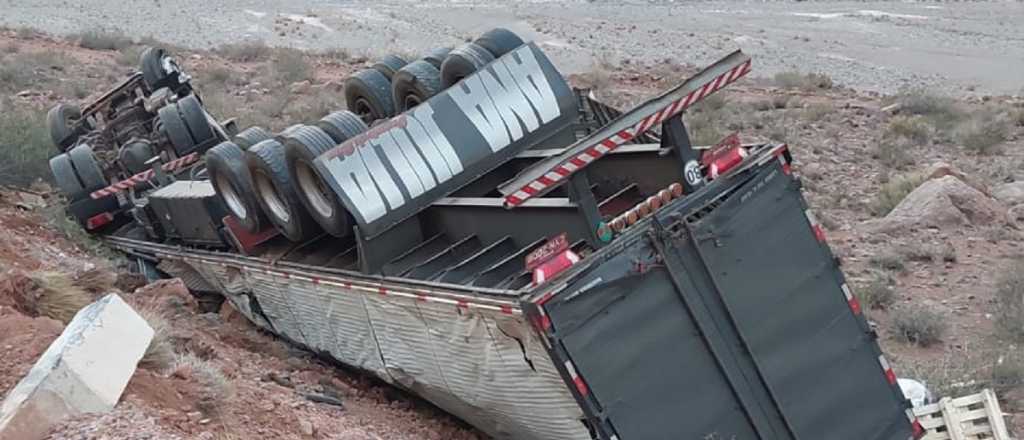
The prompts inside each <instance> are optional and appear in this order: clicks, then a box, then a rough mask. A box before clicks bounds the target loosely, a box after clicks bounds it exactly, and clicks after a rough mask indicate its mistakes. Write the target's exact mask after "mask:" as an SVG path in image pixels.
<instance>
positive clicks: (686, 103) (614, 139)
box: [505, 60, 750, 207]
mask: <svg viewBox="0 0 1024 440" xmlns="http://www.w3.org/2000/svg"><path fill="white" fill-rule="evenodd" d="M747 73H750V60H747V61H746V62H744V63H743V64H740V65H738V66H736V67H734V68H732V69H730V70H728V71H726V72H725V73H723V74H721V75H719V76H718V77H716V78H715V79H714V80H711V81H708V82H707V83H706V84H704V86H703V87H701V88H699V89H696V90H694V91H692V92H690V93H688V94H687V95H686V96H684V97H682V98H680V99H678V100H676V101H674V102H672V103H669V104H668V105H666V106H665V107H662V108H661V110H658V111H656V112H654V113H652V114H650V115H648V116H647V117H646V118H644V119H642V120H641V121H640V122H638V123H637V124H636V125H634V126H633V127H630V128H627V129H625V130H622V131H619V132H618V133H615V134H613V135H611V136H610V137H608V138H606V139H604V140H602V141H599V142H597V143H596V144H594V145H592V146H591V147H590V148H587V149H586V150H583V152H581V153H580V154H577V155H576V156H574V157H571V158H569V160H567V161H565V162H562V163H561V164H558V165H556V166H555V167H554V168H552V169H551V170H550V171H548V172H547V173H545V174H544V175H542V176H540V177H538V178H536V179H534V180H533V181H532V182H530V183H528V184H526V185H525V186H523V187H522V188H519V189H518V190H516V191H515V192H513V193H512V194H509V195H508V196H505V205H506V206H510V207H514V206H519V205H521V204H522V203H523V202H525V201H526V200H528V199H530V198H531V197H533V196H534V195H537V194H539V193H541V192H543V191H544V190H546V189H547V188H549V187H552V186H555V185H557V184H558V183H560V182H561V181H562V180H564V179H565V178H566V177H569V176H570V175H572V173H575V172H576V171H578V170H579V169H581V168H583V167H586V166H587V165H589V164H590V163H591V162H593V161H595V160H597V159H600V158H601V157H603V156H604V155H605V154H608V152H609V151H612V150H614V149H616V148H618V147H619V146H621V145H622V144H625V143H626V142H629V141H631V140H633V138H635V137H637V136H639V135H641V134H643V133H645V132H646V131H647V130H650V129H651V128H652V127H654V126H656V125H658V124H660V123H662V122H664V121H665V120H666V119H669V118H671V117H673V116H676V115H678V114H679V113H680V112H682V111H683V110H686V109H687V108H688V107H690V106H691V105H693V104H696V103H697V102H698V101H700V100H701V99H704V97H706V96H708V95H710V94H712V93H714V92H716V91H718V90H719V89H721V88H723V87H725V86H727V85H729V84H731V83H733V82H735V81H736V80H738V79H740V78H742V77H743V76H744V75H746V74H747Z"/></svg>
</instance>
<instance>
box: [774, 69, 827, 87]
mask: <svg viewBox="0 0 1024 440" xmlns="http://www.w3.org/2000/svg"><path fill="white" fill-rule="evenodd" d="M774 82H775V85H776V86H778V87H782V88H785V89H804V90H816V89H831V88H832V86H833V84H832V78H831V77H829V76H828V75H826V74H823V73H800V72H795V71H787V72H779V73H776V74H775V77H774Z"/></svg>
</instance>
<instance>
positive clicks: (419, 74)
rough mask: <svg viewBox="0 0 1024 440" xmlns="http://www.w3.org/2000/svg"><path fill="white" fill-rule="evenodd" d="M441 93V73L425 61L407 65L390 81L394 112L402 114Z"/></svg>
mask: <svg viewBox="0 0 1024 440" xmlns="http://www.w3.org/2000/svg"><path fill="white" fill-rule="evenodd" d="M440 91H441V71H440V70H437V68H436V67H434V65H433V64H430V63H429V62H428V61H426V60H417V61H413V62H411V63H409V64H407V65H406V66H405V67H403V68H402V69H401V70H399V71H398V72H397V73H395V76H394V77H393V78H392V79H391V94H392V98H393V99H394V101H395V112H396V113H402V112H404V111H406V110H409V109H411V108H413V107H416V106H417V105H420V103H423V102H425V101H426V100H427V99H430V97H431V96H434V95H436V94H437V92H440Z"/></svg>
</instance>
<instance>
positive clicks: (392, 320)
mask: <svg viewBox="0 0 1024 440" xmlns="http://www.w3.org/2000/svg"><path fill="white" fill-rule="evenodd" d="M190 266H191V267H192V268H194V272H198V273H199V274H202V276H203V278H205V279H206V281H207V282H208V283H209V284H210V285H213V286H214V287H218V288H222V289H223V291H224V292H225V293H227V294H228V298H229V299H232V303H233V304H236V305H238V304H243V305H244V306H245V307H240V308H239V309H240V311H242V313H243V314H245V315H246V316H247V317H248V318H249V319H252V320H253V321H254V322H257V323H259V321H260V318H259V317H258V316H254V313H253V312H252V311H251V310H250V309H249V308H248V302H247V301H248V296H247V295H246V292H251V293H252V294H253V296H255V298H256V299H257V301H258V302H259V305H260V307H261V308H262V310H263V313H264V314H266V315H267V317H268V318H269V319H270V320H271V322H272V324H273V328H274V330H276V331H277V332H278V333H279V334H280V335H281V336H284V337H286V338H288V339H291V340H293V341H296V342H298V343H300V344H303V345H306V346H307V347H308V348H311V349H314V350H318V351H322V352H326V353H329V354H330V355H331V356H332V357H334V358H335V359H337V360H339V361H341V362H343V363H345V364H348V365H351V366H354V367H358V368H361V369H364V370H367V371H371V372H373V373H375V374H376V375H377V376H378V377H380V378H382V379H384V380H386V381H389V382H392V383H395V384H397V385H399V386H402V387H405V388H407V389H409V390H410V391H412V392H414V393H416V394H417V395H419V396H421V397H423V398H425V399H427V400H429V401H431V402H432V403H434V404H435V405H437V406H438V407H440V408H442V409H444V410H446V411H448V412H450V413H452V414H455V415H456V416H458V417H460V418H462V419H463V420H465V421H466V422H468V423H470V424H472V425H474V426H476V427H477V428H479V429H480V430H482V431H484V432H486V433H488V434H489V435H491V436H494V437H495V438H498V439H517V440H519V439H523V440H548V439H570V440H572V439H580V440H585V439H590V435H589V433H588V432H587V430H586V428H585V427H584V425H583V424H582V423H581V422H580V419H581V418H582V413H581V410H580V409H579V407H578V406H577V404H576V402H575V401H574V400H573V398H572V396H571V395H570V393H569V391H568V390H567V389H566V387H565V384H564V383H563V382H562V380H561V378H560V377H559V376H558V373H557V372H556V369H555V367H554V366H553V365H552V364H551V360H550V358H549V357H548V355H547V353H546V352H545V350H544V348H543V346H542V345H541V342H540V340H539V339H538V338H537V336H536V334H535V333H534V332H533V330H532V329H531V328H530V327H529V324H527V323H526V321H525V320H524V319H523V317H522V316H520V315H518V314H516V315H510V314H504V313H501V312H494V313H491V312H484V311H479V310H468V309H465V308H460V307H457V306H456V305H454V304H444V303H438V302H431V301H420V300H417V299H414V298H409V297H401V296H395V295H382V294H376V293H371V292H366V291H362V290H356V289H350V288H346V287H343V286H340V285H337V284H328V283H314V282H310V281H307V280H305V279H302V278H295V277H284V276H279V275H274V274H268V273H265V271H259V270H252V269H249V268H240V267H239V268H235V267H231V266H226V267H225V266H217V265H209V264H190ZM182 272H187V271H182ZM243 309H244V310H243ZM520 342H521V343H522V346H520ZM524 352H525V355H524ZM524 356H525V358H524ZM382 359H383V360H384V361H385V362H386V363H382ZM526 359H530V360H531V361H532V366H531V362H527V361H526ZM385 365H386V368H385Z"/></svg>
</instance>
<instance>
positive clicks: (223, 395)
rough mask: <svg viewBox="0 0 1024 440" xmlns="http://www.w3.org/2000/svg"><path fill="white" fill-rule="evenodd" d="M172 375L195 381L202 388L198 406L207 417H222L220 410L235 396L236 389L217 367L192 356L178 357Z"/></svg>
mask: <svg viewBox="0 0 1024 440" xmlns="http://www.w3.org/2000/svg"><path fill="white" fill-rule="evenodd" d="M170 375H171V376H172V377H177V378H181V379H186V380H194V381H196V382H197V383H198V384H199V385H200V386H201V387H202V388H201V389H200V395H199V400H198V402H197V403H196V406H197V408H198V409H199V411H201V412H202V413H203V415H205V416H206V417H213V416H218V415H220V409H221V408H222V407H223V405H224V403H225V402H226V401H228V400H230V399H231V398H232V397H233V394H234V387H233V386H232V385H231V382H230V381H229V380H228V378H227V377H226V376H225V375H224V372H223V371H221V369H220V368H218V367H217V365H215V364H214V363H213V362H212V361H208V360H203V359H201V358H199V357H197V356H195V355H192V354H182V355H178V357H177V358H176V359H175V360H174V363H173V364H172V365H171V367H170Z"/></svg>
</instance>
